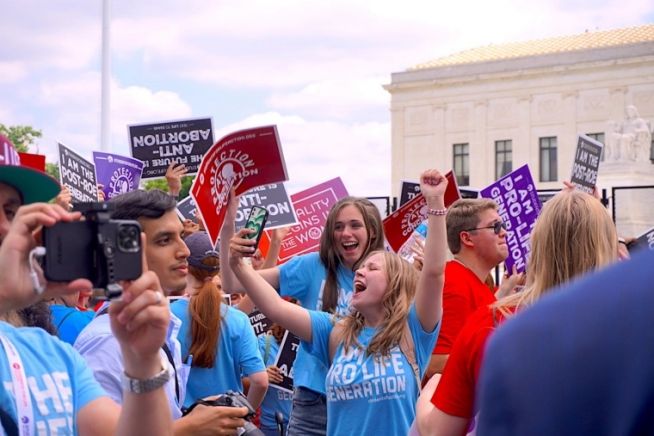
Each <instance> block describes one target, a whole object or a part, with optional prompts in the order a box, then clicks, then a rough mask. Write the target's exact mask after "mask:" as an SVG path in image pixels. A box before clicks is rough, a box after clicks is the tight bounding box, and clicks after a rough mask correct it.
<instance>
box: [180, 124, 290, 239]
mask: <svg viewBox="0 0 654 436" xmlns="http://www.w3.org/2000/svg"><path fill="white" fill-rule="evenodd" d="M285 180H288V174H287V173H286V164H285V162H284V155H283V153H282V147H281V144H280V142H279V136H278V135H277V127H276V126H265V127H255V128H253V129H246V130H240V131H238V132H234V133H231V134H229V135H227V136H225V137H224V138H221V139H220V140H219V141H218V142H216V143H215V144H214V145H212V146H211V148H210V149H209V150H208V151H207V153H206V154H205V155H204V158H203V159H202V163H201V164H200V168H199V169H198V174H197V176H196V177H195V180H194V181H193V186H192V187H191V197H193V200H194V201H195V204H197V206H198V209H199V210H200V213H201V214H202V220H203V221H204V226H205V228H206V229H207V233H209V237H210V238H211V242H212V243H213V244H214V245H215V244H216V242H217V241H218V235H219V233H220V228H221V227H222V225H223V221H224V220H225V212H226V206H227V199H228V196H229V191H230V190H231V189H232V187H234V188H235V192H236V195H240V194H242V193H244V192H246V191H247V190H249V189H251V188H254V187H256V186H262V185H267V184H270V183H278V182H283V181H285Z"/></svg>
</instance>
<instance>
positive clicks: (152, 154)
mask: <svg viewBox="0 0 654 436" xmlns="http://www.w3.org/2000/svg"><path fill="white" fill-rule="evenodd" d="M127 130H128V135H129V145H130V149H131V151H132V156H133V157H134V158H136V159H138V160H140V161H142V162H143V175H142V177H143V178H144V179H150V178H152V177H163V176H164V175H165V174H166V169H167V168H168V165H170V163H171V162H178V163H183V164H184V165H186V168H187V169H188V173H187V174H195V173H196V172H197V171H198V167H199V166H200V162H201V161H202V156H204V154H205V153H206V152H207V150H209V148H210V147H211V144H213V128H212V127H211V118H197V119H191V120H180V121H167V122H160V123H153V124H139V125H133V126H128V127H127Z"/></svg>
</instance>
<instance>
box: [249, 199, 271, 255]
mask: <svg viewBox="0 0 654 436" xmlns="http://www.w3.org/2000/svg"><path fill="white" fill-rule="evenodd" d="M267 218H268V211H267V210H266V208H265V207H259V206H254V207H253V208H252V210H251V211H250V216H249V217H248V220H247V222H246V223H245V228H248V229H252V230H254V233H250V234H249V235H246V236H245V238H247V239H254V240H255V241H256V242H257V243H256V245H255V247H256V246H257V245H259V239H261V234H262V233H263V228H264V226H265V225H266V219H267Z"/></svg>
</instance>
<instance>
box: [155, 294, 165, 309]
mask: <svg viewBox="0 0 654 436" xmlns="http://www.w3.org/2000/svg"><path fill="white" fill-rule="evenodd" d="M155 295H156V296H157V302H156V303H154V304H156V305H157V306H158V305H160V304H161V303H162V302H163V297H162V296H161V292H159V291H157V292H155Z"/></svg>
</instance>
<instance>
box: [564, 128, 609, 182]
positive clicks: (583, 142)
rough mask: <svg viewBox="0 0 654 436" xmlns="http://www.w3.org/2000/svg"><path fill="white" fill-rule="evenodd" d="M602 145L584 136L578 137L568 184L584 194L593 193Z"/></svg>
mask: <svg viewBox="0 0 654 436" xmlns="http://www.w3.org/2000/svg"><path fill="white" fill-rule="evenodd" d="M603 147H604V145H603V144H602V143H601V142H599V141H596V140H594V139H593V138H590V137H588V136H586V135H579V138H578V139H577V150H576V151H575V161H574V163H573V164H572V176H571V177H570V182H571V183H572V184H573V185H575V186H576V187H577V189H580V190H582V191H584V192H587V193H589V194H592V193H593V189H594V188H595V183H596V182H597V170H598V168H599V164H600V156H601V155H602V148H603Z"/></svg>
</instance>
